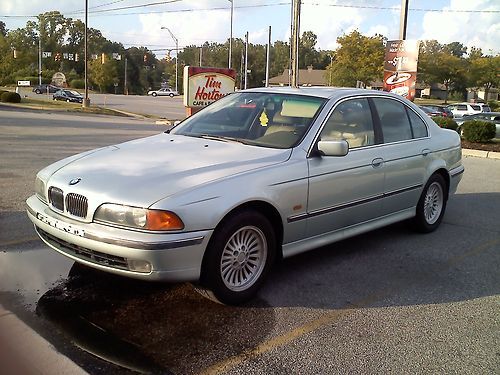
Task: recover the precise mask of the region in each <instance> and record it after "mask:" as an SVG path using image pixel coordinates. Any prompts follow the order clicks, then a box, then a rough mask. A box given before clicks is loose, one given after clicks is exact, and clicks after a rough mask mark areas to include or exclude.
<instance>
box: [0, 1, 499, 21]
mask: <svg viewBox="0 0 500 375" xmlns="http://www.w3.org/2000/svg"><path fill="white" fill-rule="evenodd" d="M119 1H122V0H117V1H114V2H111V3H108V4H103V5H100V6H104V5H110V4H113V3H116V2H119ZM180 1H182V0H169V1H157V2H153V3H146V4H141V5H130V6H124V7H116V8H110V9H101V10H94V11H90V12H89V13H91V14H93V15H94V17H99V16H111V15H113V16H129V15H141V14H155V13H188V12H200V11H218V10H228V7H212V8H197V9H192V8H185V9H170V10H160V11H147V12H128V13H113V14H106V15H101V14H100V13H108V12H119V11H122V10H127V9H134V8H141V7H150V6H157V5H165V4H172V3H176V2H180ZM290 4H291V2H290V1H286V2H278V3H273V4H254V5H239V6H238V5H237V6H234V8H235V9H250V8H265V7H274V6H284V5H287V6H289V5H290ZM303 5H305V6H307V5H309V6H322V7H333V8H351V9H368V10H393V11H399V10H400V7H397V6H396V7H384V6H371V5H348V4H325V3H319V2H307V3H304V4H303ZM100 6H95V7H94V8H97V7H100ZM409 10H411V11H415V12H436V13H472V14H478V13H500V10H493V9H491V10H474V9H432V8H409ZM81 13H82V12H80V11H76V12H70V13H66V14H67V15H78V14H81ZM33 17H37V15H3V16H0V18H33Z"/></svg>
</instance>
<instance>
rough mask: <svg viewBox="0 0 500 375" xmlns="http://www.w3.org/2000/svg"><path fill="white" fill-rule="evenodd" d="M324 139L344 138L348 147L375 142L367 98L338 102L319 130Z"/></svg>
mask: <svg viewBox="0 0 500 375" xmlns="http://www.w3.org/2000/svg"><path fill="white" fill-rule="evenodd" d="M321 139H322V140H324V141H327V140H334V139H345V140H346V141H347V143H349V148H357V147H363V146H369V145H373V144H375V135H374V132H373V121H372V115H371V112H370V105H369V104H368V100H367V99H365V98H363V99H350V100H346V101H344V102H342V103H340V104H339V105H338V106H337V107H336V108H335V110H334V111H333V113H332V114H331V116H330V118H329V119H328V120H327V122H326V124H325V127H324V128H323V130H322V131H321Z"/></svg>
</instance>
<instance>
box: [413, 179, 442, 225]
mask: <svg viewBox="0 0 500 375" xmlns="http://www.w3.org/2000/svg"><path fill="white" fill-rule="evenodd" d="M446 199H447V196H446V182H445V181H444V178H443V177H442V176H441V175H439V174H435V175H432V176H431V178H430V179H429V181H427V184H426V185H425V187H424V191H423V192H422V195H421V196H420V200H419V201H418V204H417V214H416V215H415V219H414V222H415V225H416V228H417V230H419V231H420V232H423V233H429V232H432V231H434V230H436V229H437V227H439V224H441V220H442V219H443V215H444V211H445V209H446Z"/></svg>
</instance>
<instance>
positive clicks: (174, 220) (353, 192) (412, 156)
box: [27, 88, 464, 304]
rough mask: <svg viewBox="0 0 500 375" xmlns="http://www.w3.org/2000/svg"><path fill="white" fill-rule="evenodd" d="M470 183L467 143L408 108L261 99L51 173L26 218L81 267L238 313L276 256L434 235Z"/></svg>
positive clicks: (312, 93) (252, 96)
mask: <svg viewBox="0 0 500 375" xmlns="http://www.w3.org/2000/svg"><path fill="white" fill-rule="evenodd" d="M463 172H464V167H463V166H462V162H461V147H460V137H459V135H458V134H457V133H456V132H454V131H451V130H446V129H441V128H440V127H439V126H437V125H436V124H435V123H434V122H433V121H432V120H431V119H430V118H428V116H427V115H426V114H425V113H423V112H422V111H421V110H420V109H419V108H418V107H417V106H415V105H414V104H413V103H411V102H409V101H407V100H406V99H404V98H402V97H399V96H396V95H393V94H389V93H384V92H379V91H369V90H363V89H348V88H346V89H338V88H335V89H334V88H271V89H264V88H261V89H252V90H245V91H241V92H238V93H234V94H231V95H228V96H226V97H224V98H222V99H220V100H218V101H217V102H215V103H213V104H212V105H210V106H208V107H206V108H205V109H203V110H202V111H200V112H198V113H196V114H195V115H193V116H191V117H189V118H187V119H186V120H184V121H183V122H181V123H180V124H179V125H177V126H175V127H174V128H173V129H171V130H170V131H167V132H164V133H161V134H158V135H155V136H152V137H148V138H143V139H137V140H133V141H130V142H126V143H123V144H118V145H114V146H109V147H104V148H100V149H97V150H93V151H89V152H85V153H82V154H78V155H75V156H72V157H69V158H66V159H64V160H61V161H59V162H56V163H54V164H52V165H50V166H48V167H46V168H45V169H43V170H41V171H40V172H39V173H38V174H37V176H36V182H35V194H34V195H33V196H32V197H30V198H29V199H28V200H27V206H28V207H27V212H28V216H29V218H30V219H31V221H32V222H33V223H34V226H35V230H36V232H37V233H38V235H39V236H40V238H41V239H42V240H43V241H44V242H45V243H46V244H47V245H48V246H50V247H52V248H53V249H54V250H56V251H58V252H59V253H61V254H62V255H64V256H66V257H69V258H71V259H73V260H74V261H76V262H79V263H83V264H85V265H87V266H90V267H94V268H97V269H99V270H102V271H106V272H112V273H115V274H119V275H123V276H128V277H133V278H137V279H143V280H163V281H170V282H179V281H192V282H196V283H198V285H200V287H201V288H200V289H202V290H204V291H205V292H206V293H207V294H208V295H209V296H210V297H211V298H214V299H217V300H218V301H220V302H223V303H227V304H239V303H242V302H244V301H247V300H249V299H250V298H252V297H253V296H254V295H255V293H256V292H257V291H258V289H259V287H260V286H261V285H262V283H263V282H264V279H265V277H266V275H267V274H268V273H269V272H270V270H271V268H272V265H273V263H274V262H275V261H276V260H278V259H280V258H284V257H289V256H292V255H294V254H298V253H301V252H304V251H308V250H312V249H315V248H317V247H319V246H323V245H325V244H329V243H333V242H335V241H339V240H341V239H344V238H347V237H350V236H355V235H357V234H360V233H363V232H366V231H370V230H373V229H376V228H379V227H382V226H385V225H388V224H391V223H394V222H397V221H401V220H408V219H409V220H411V221H412V223H413V225H414V227H415V228H416V229H417V230H419V231H423V232H431V231H433V230H435V229H436V228H437V227H438V226H439V224H440V222H441V220H442V218H443V215H444V212H445V208H446V203H447V200H448V197H449V195H450V194H453V193H454V192H455V190H456V188H457V185H458V183H459V181H460V179H461V177H462V173H463Z"/></svg>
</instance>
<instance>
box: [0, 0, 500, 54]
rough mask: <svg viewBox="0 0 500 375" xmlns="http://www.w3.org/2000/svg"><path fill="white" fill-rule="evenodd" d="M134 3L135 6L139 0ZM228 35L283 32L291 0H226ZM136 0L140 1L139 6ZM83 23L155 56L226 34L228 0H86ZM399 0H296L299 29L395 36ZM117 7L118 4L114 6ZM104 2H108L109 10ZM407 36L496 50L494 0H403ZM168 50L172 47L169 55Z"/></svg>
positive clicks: (24, 14)
mask: <svg viewBox="0 0 500 375" xmlns="http://www.w3.org/2000/svg"><path fill="white" fill-rule="evenodd" d="M139 5H140V6H139ZM233 5H234V13H233V37H234V38H241V39H244V36H245V33H246V32H248V33H249V41H250V43H254V44H266V43H267V39H268V29H269V26H271V27H272V37H271V38H272V40H273V41H275V40H288V38H289V36H290V16H291V0H246V1H244V0H233ZM138 6H139V7H138ZM84 7H85V1H84V0H63V1H57V2H55V1H47V0H29V1H26V0H24V1H23V0H1V1H0V21H3V22H5V24H6V27H7V29H9V30H13V29H16V28H18V27H24V26H25V24H26V21H28V20H29V19H32V20H33V19H34V18H33V17H31V18H30V16H36V15H37V14H40V13H43V12H47V11H52V10H58V11H60V12H61V13H62V14H63V15H64V16H66V17H70V18H79V19H82V20H83V18H84ZM88 7H89V8H88V10H89V14H88V17H89V27H93V28H96V29H99V30H101V32H102V34H103V35H104V36H105V37H106V38H107V39H109V40H111V41H116V42H121V43H122V44H123V45H124V46H125V47H126V48H128V47H131V46H145V47H148V48H149V49H150V50H153V51H154V52H155V54H156V56H157V57H163V56H164V55H165V53H166V52H165V51H166V50H167V49H173V48H174V47H175V42H174V39H173V38H172V37H171V35H170V33H169V32H168V30H166V29H162V27H164V28H168V29H169V30H170V32H171V33H172V34H173V36H174V37H175V38H177V39H178V41H179V47H182V46H187V45H201V44H203V43H204V42H205V41H211V42H221V43H223V42H225V41H226V40H227V39H228V38H229V36H230V25H231V12H230V9H231V2H230V0H163V1H162V0H88ZM400 7H401V0H302V8H301V19H300V31H301V33H302V32H304V31H312V32H314V33H315V34H316V35H317V37H318V42H317V45H316V47H317V49H321V50H332V49H335V48H337V47H338V44H337V42H336V39H337V37H339V36H341V35H343V34H347V33H349V32H351V31H352V30H355V29H357V30H358V31H360V32H361V33H362V34H364V35H366V36H373V35H374V34H376V33H378V34H382V35H384V36H386V37H387V38H388V39H389V40H395V39H399V22H400V21H399V18H400ZM116 8H124V9H121V10H116ZM110 9H115V10H111V11H110ZM407 39H417V40H427V39H436V40H438V41H439V42H440V43H450V42H455V41H456V42H460V43H462V44H464V45H465V46H467V47H469V48H470V47H472V46H474V47H479V48H481V49H482V50H483V52H484V53H487V54H498V53H500V1H499V0H409V12H408V27H407ZM174 55H175V52H172V56H174Z"/></svg>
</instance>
